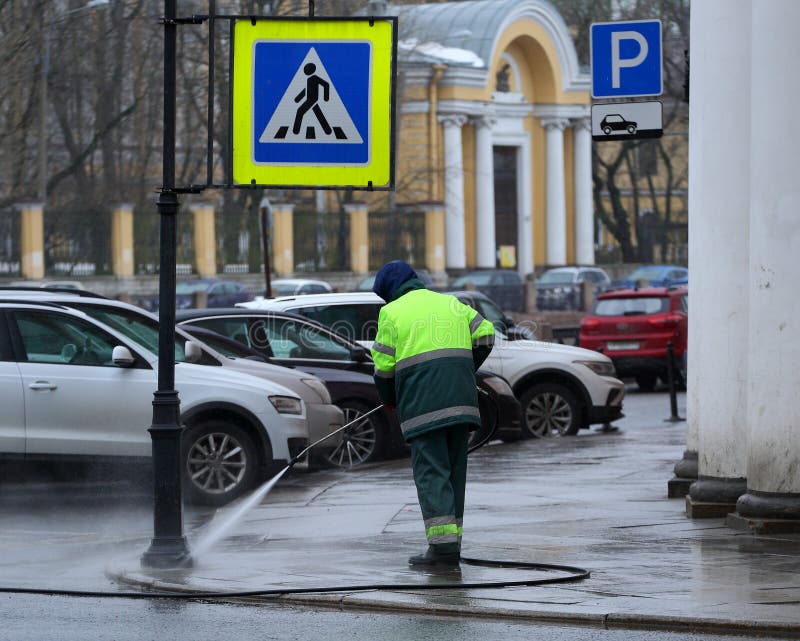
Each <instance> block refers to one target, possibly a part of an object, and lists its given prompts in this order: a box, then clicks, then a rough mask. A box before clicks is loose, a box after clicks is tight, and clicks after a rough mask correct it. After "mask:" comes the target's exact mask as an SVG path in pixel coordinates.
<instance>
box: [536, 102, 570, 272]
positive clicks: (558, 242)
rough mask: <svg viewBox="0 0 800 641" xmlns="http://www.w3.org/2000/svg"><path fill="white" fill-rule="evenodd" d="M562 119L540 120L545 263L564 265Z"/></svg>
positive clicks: (564, 218)
mask: <svg viewBox="0 0 800 641" xmlns="http://www.w3.org/2000/svg"><path fill="white" fill-rule="evenodd" d="M568 124H569V120H567V119H565V118H543V119H542V126H543V127H544V128H545V130H546V131H547V168H546V171H547V194H546V200H547V264H548V265H566V264H567V206H566V196H565V193H564V127H566V126H567V125H568Z"/></svg>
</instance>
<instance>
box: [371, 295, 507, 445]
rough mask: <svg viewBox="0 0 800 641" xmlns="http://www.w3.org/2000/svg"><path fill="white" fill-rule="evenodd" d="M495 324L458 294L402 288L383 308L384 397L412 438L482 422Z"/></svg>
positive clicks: (379, 359)
mask: <svg viewBox="0 0 800 641" xmlns="http://www.w3.org/2000/svg"><path fill="white" fill-rule="evenodd" d="M492 345H494V326H493V325H492V323H490V322H489V321H487V320H485V319H484V318H483V317H482V316H481V315H480V314H479V313H478V312H477V311H475V310H474V309H473V308H472V307H469V306H468V305H464V304H463V303H461V302H460V301H459V300H458V299H457V298H455V297H454V296H450V295H447V294H439V293H437V292H433V291H430V290H428V289H425V287H424V285H423V284H422V283H421V282H420V281H418V280H410V281H407V282H405V283H403V284H402V285H401V286H400V287H399V288H398V289H397V291H395V292H394V294H393V298H392V300H391V301H390V302H389V303H388V304H386V305H384V306H383V307H382V308H381V311H380V315H379V317H378V333H377V335H376V336H375V342H374V344H373V346H372V357H373V359H374V361H375V384H376V386H377V388H378V394H379V395H380V397H381V400H382V401H383V402H384V403H386V404H391V405H396V406H397V412H398V418H399V419H400V428H401V430H402V432H403V437H404V438H405V439H406V440H409V439H412V438H414V437H415V436H419V435H420V434H423V433H425V432H428V431H430V430H434V429H438V428H441V427H446V426H448V425H455V424H459V423H467V424H469V423H472V424H476V425H480V414H479V412H478V394H477V390H476V387H475V370H477V369H478V368H479V367H480V366H481V363H483V361H484V360H485V359H486V357H487V356H488V355H489V353H490V352H491V350H492Z"/></svg>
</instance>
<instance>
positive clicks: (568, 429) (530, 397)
mask: <svg viewBox="0 0 800 641" xmlns="http://www.w3.org/2000/svg"><path fill="white" fill-rule="evenodd" d="M520 404H521V405H522V424H523V427H524V429H525V431H526V432H527V434H528V435H530V436H535V437H536V438H546V437H549V436H571V435H573V434H577V433H578V430H579V429H580V426H581V425H580V408H579V407H578V400H577V399H576V398H575V394H573V393H572V391H571V390H569V389H568V388H566V387H564V386H563V385H559V384H557V383H537V384H535V385H533V386H531V387H530V388H528V390H527V391H526V392H525V393H524V394H523V395H522V397H521V398H520Z"/></svg>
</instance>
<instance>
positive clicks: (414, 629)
mask: <svg viewBox="0 0 800 641" xmlns="http://www.w3.org/2000/svg"><path fill="white" fill-rule="evenodd" d="M0 621H2V626H0V640H2V641H6V640H8V641H86V639H93V640H96V641H106V640H113V641H149V640H156V639H158V640H169V641H184V640H186V641H190V640H191V641H219V640H220V639H224V640H225V641H268V640H272V639H280V640H282V641H283V640H294V639H297V640H298V641H323V640H341V639H347V640H348V641H376V640H377V639H381V640H382V641H419V640H421V639H436V640H437V641H464V640H465V639H483V640H486V641H493V640H495V639H498V640H499V639H502V640H503V641H517V640H519V641H623V640H624V641H700V640H705V639H708V641H752V637H751V636H748V637H742V636H727V635H703V634H693V633H688V632H681V633H670V632H661V631H641V630H603V629H600V628H596V627H573V626H560V625H543V624H531V623H520V622H515V621H508V620H497V621H481V620H476V619H470V618H465V619H457V618H449V617H448V618H444V617H431V616H419V615H417V616H411V615H393V614H376V613H372V612H369V613H360V612H338V611H331V610H309V609H305V608H297V607H286V606H279V605H275V606H273V605H264V604H260V605H247V604H229V603H203V602H176V601H164V600H131V599H118V598H109V599H98V598H66V597H48V596H31V595H2V596H0Z"/></svg>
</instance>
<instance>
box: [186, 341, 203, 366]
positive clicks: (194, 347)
mask: <svg viewBox="0 0 800 641" xmlns="http://www.w3.org/2000/svg"><path fill="white" fill-rule="evenodd" d="M183 351H184V356H185V360H186V362H187V363H197V362H199V361H200V359H201V358H203V349H202V348H201V347H200V345H198V344H197V343H195V342H194V341H186V345H184V346H183Z"/></svg>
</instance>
